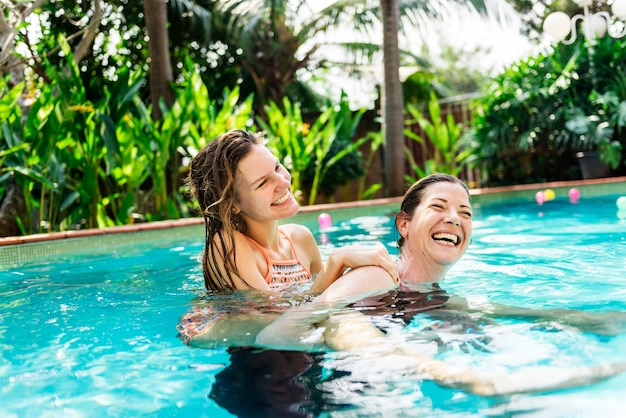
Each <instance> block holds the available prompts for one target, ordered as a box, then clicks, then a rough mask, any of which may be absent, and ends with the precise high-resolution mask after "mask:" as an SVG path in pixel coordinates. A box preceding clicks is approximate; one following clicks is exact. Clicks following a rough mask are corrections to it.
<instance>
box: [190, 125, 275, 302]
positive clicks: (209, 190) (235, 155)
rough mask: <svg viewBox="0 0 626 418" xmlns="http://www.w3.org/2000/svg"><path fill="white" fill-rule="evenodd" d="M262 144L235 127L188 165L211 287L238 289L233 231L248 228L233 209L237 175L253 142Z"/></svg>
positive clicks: (206, 278)
mask: <svg viewBox="0 0 626 418" xmlns="http://www.w3.org/2000/svg"><path fill="white" fill-rule="evenodd" d="M261 144H263V141H262V137H261V136H260V135H257V134H255V133H252V132H248V131H244V130H239V129H237V130H232V131H229V132H226V133H224V134H222V135H220V136H218V137H217V138H215V139H213V140H212V141H211V142H209V144H208V145H207V146H205V147H204V148H203V149H202V150H200V152H198V154H197V155H196V156H195V157H194V158H193V159H192V161H191V164H190V166H189V175H188V177H187V185H188V186H189V190H190V191H191V193H192V195H193V196H194V198H195V199H196V200H197V201H198V204H199V205H200V210H201V212H202V216H203V217H204V223H205V228H206V242H205V248H204V254H203V256H202V270H203V272H204V285H205V287H206V288H207V289H208V290H222V289H235V282H234V277H236V276H238V272H237V266H236V264H235V255H236V254H235V246H234V242H235V237H234V231H239V232H245V231H246V229H247V225H246V223H245V221H244V220H243V219H242V218H241V216H239V215H236V214H235V213H234V212H233V209H234V207H235V203H236V193H235V192H236V190H235V176H236V174H237V170H238V166H239V162H240V161H241V160H242V159H243V158H244V157H245V156H246V155H248V153H249V152H250V151H251V149H252V147H253V146H254V145H261ZM222 258H223V259H224V266H225V271H224V269H221V268H220V266H221V262H220V260H219V259H222ZM242 280H243V279H242ZM243 282H244V283H245V280H243ZM246 284H247V283H246Z"/></svg>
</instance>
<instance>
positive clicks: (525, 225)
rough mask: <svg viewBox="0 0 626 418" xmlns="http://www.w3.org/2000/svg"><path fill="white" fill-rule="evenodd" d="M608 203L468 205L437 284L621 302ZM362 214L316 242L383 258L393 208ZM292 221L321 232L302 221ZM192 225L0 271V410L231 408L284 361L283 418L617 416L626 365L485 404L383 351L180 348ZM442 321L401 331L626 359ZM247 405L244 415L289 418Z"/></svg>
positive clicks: (567, 332) (140, 412)
mask: <svg viewBox="0 0 626 418" xmlns="http://www.w3.org/2000/svg"><path fill="white" fill-rule="evenodd" d="M616 198H617V196H616V195H607V196H594V197H589V198H586V197H585V196H584V195H583V197H582V199H581V201H580V203H578V204H572V203H570V202H569V201H568V200H567V199H565V198H563V197H558V198H557V199H556V200H554V201H550V202H546V203H545V204H544V205H541V206H539V205H537V204H536V203H535V202H533V201H523V202H515V203H510V202H509V203H507V202H495V203H490V204H485V205H482V204H481V205H477V207H475V224H474V225H475V226H474V237H473V242H472V244H471V245H470V247H469V249H468V252H467V254H466V255H465V257H464V258H463V260H462V261H461V262H459V263H458V264H457V265H456V266H455V267H454V269H453V270H452V271H451V272H450V273H449V274H448V277H447V278H446V279H445V280H444V281H443V283H442V286H443V287H444V288H446V289H447V290H448V291H449V292H450V293H455V294H460V295H462V296H465V297H467V298H469V299H471V300H474V301H478V302H480V301H481V300H483V299H488V300H490V301H493V302H499V303H504V304H509V305H515V306H524V307H532V308H541V309H546V308H567V309H584V310H593V311H613V310H624V311H626V275H625V274H624V271H626V270H625V268H624V267H625V266H626V220H624V219H621V218H619V217H618V216H617V209H616V206H615V201H616ZM367 212H368V214H367V215H364V214H360V215H358V216H354V217H345V218H344V219H343V220H342V219H339V217H337V219H335V220H334V227H333V228H332V229H331V230H329V231H326V232H325V236H324V237H323V240H324V242H328V244H323V245H322V249H323V251H328V249H329V248H330V246H332V245H345V244H348V243H350V242H360V243H363V242H383V243H384V244H386V245H387V246H388V247H389V249H390V250H392V251H393V248H394V247H393V243H394V242H395V240H396V238H397V237H396V235H395V234H394V233H393V232H392V231H393V229H392V219H391V218H390V217H389V216H387V215H388V214H389V212H390V208H389V207H388V206H385V207H381V208H380V209H379V210H376V211H373V212H372V209H371V208H370V209H368V210H367ZM369 212H371V213H369ZM302 222H304V223H307V224H308V225H309V226H310V227H311V228H312V229H314V230H316V231H317V225H316V222H315V218H314V217H313V216H309V217H303V218H302ZM202 233H203V229H202V228H201V227H200V228H189V229H188V230H186V231H185V233H184V234H180V233H178V234H172V233H169V232H164V233H162V234H159V235H158V236H155V237H153V238H151V239H149V240H147V241H146V242H143V243H141V244H136V243H135V244H133V245H126V246H124V245H122V244H120V245H119V246H118V249H117V250H116V251H114V252H111V253H109V254H106V255H103V254H97V253H96V254H92V255H85V254H82V255H61V256H59V259H58V260H57V261H55V262H50V261H46V262H43V263H40V264H37V263H29V264H25V265H22V266H20V267H19V268H11V269H8V270H5V271H2V272H0V295H1V297H2V299H1V300H2V302H0V347H1V351H0V353H1V354H0V356H1V357H0V381H1V382H2V389H1V390H0V414H1V415H2V416H16V417H31V416H32V417H40V416H64V417H65V416H67V417H73V416H81V417H82V416H89V417H98V416H103V417H104V416H206V417H218V418H219V417H229V416H233V415H232V414H230V413H229V412H227V410H226V409H224V408H223V407H221V406H220V405H219V404H218V403H217V401H216V399H217V400H219V402H221V403H225V402H228V400H229V399H230V401H231V404H232V403H233V402H240V403H241V402H242V400H241V399H242V398H243V400H244V401H243V402H245V400H246V399H247V400H250V399H252V398H253V396H252V395H251V393H252V392H251V391H252V390H254V389H258V388H266V389H267V388H268V387H269V386H254V382H253V381H252V380H253V379H247V380H246V379H245V377H246V376H247V377H250V374H249V371H250V370H251V368H254V367H256V369H255V370H257V372H258V373H257V377H258V376H260V375H261V374H262V373H267V369H263V368H262V367H261V366H262V364H263V363H264V362H266V364H268V365H270V366H271V367H278V366H277V365H278V364H288V365H290V366H289V367H287V368H286V369H279V370H281V373H282V372H291V373H296V374H297V375H298V376H299V377H298V379H297V380H293V379H290V378H289V373H287V374H286V375H281V376H282V378H283V380H282V381H281V382H280V383H281V384H282V385H283V386H281V389H282V390H283V391H282V392H281V393H280V395H281V399H282V404H283V405H288V406H290V407H292V408H291V409H292V411H291V415H289V416H315V415H321V416H332V417H348V416H349V417H353V416H383V414H385V416H410V417H412V416H421V417H424V416H463V417H467V416H476V417H478V416H481V417H482V416H511V415H524V416H602V415H604V416H618V415H620V414H622V411H623V406H622V405H623V398H624V396H625V395H626V374H622V375H619V376H616V377H614V378H612V379H610V380H607V381H604V382H601V383H597V384H594V385H590V386H586V387H580V388H575V389H570V390H565V391H555V392H549V393H541V394H530V395H516V396H513V397H506V398H483V397H479V396H473V395H468V394H466V393H465V392H462V391H457V390H450V389H444V388H441V387H439V386H437V385H436V384H434V383H432V382H429V381H422V380H421V379H419V378H418V377H416V376H411V375H410V374H407V373H403V368H402V364H399V363H398V362H397V361H394V360H393V359H376V358H369V359H368V358H352V357H349V356H341V355H340V353H339V354H333V355H327V356H323V355H321V354H320V355H314V356H304V355H302V354H301V353H275V352H270V353H269V354H263V353H257V352H246V351H243V352H234V353H231V354H232V355H229V353H228V352H227V351H226V350H224V349H216V350H209V349H193V348H189V347H187V346H185V345H183V344H182V343H181V342H180V340H178V339H177V337H176V329H175V327H176V324H177V322H178V319H179V318H180V316H181V315H183V314H184V313H185V312H186V311H187V309H188V308H189V306H190V304H191V303H192V301H193V300H194V299H195V298H197V297H199V296H201V295H202V294H203V292H202V289H203V279H202V272H201V269H200V268H199V265H198V260H197V257H198V253H199V252H200V250H201V248H202ZM317 234H318V238H319V239H320V240H322V235H321V234H320V233H319V232H317ZM174 235H175V236H174ZM452 322H454V321H452ZM439 325H441V319H440V318H439V319H438V318H430V317H428V316H424V317H423V318H421V317H420V318H419V319H417V320H415V321H414V322H413V323H412V324H411V325H410V326H409V327H407V328H406V329H404V330H403V331H402V332H403V334H404V335H405V336H406V338H409V339H411V340H412V342H414V343H415V344H416V345H419V346H420V347H423V349H424V350H425V351H426V352H430V353H432V354H437V356H438V357H439V358H441V359H444V360H446V361H448V362H452V363H455V364H459V365H463V366H468V367H474V368H480V369H484V370H501V371H514V370H524V369H527V368H532V367H535V366H546V365H550V366H554V367H567V366H571V365H593V364H600V363H606V362H618V361H623V360H624V355H623V353H624V352H626V333H620V334H618V335H616V336H613V337H606V336H597V335H594V334H586V333H580V332H578V331H576V330H574V329H571V328H568V327H562V326H560V325H559V324H558V323H553V322H550V323H532V322H528V321H520V320H498V321H497V323H496V324H489V325H482V326H474V325H481V324H471V323H470V324H469V326H468V321H467V318H466V319H465V320H464V321H463V322H462V324H461V325H462V326H455V325H454V324H453V326H446V325H449V324H443V325H444V326H439ZM438 327H439V328H438ZM433 329H435V330H436V331H432V330H433ZM425 330H429V331H428V332H425ZM435 340H436V341H435ZM437 350H440V352H438V353H437ZM277 356H278V357H279V358H278V359H277ZM268 357H269V358H268ZM298 367H301V369H298ZM242 376H243V377H242ZM268 390H269V389H268ZM238 394H239V395H241V394H243V395H244V396H243V397H237V395H238ZM209 395H211V397H210V396H209ZM260 395H264V394H263V393H261V394H260ZM265 395H268V394H265ZM268 396H269V395H268ZM293 399H297V402H296V401H293ZM293 405H297V408H294V407H293ZM238 406H239V407H241V404H239V405H238ZM276 406H278V405H276ZM230 407H235V406H233V405H230ZM254 408H255V409H253V411H252V413H253V415H250V416H285V415H284V414H283V415H281V414H279V413H278V412H277V411H272V412H269V411H264V410H263V408H262V407H261V406H260V405H259V404H256V405H254ZM298 408H300V413H298ZM264 412H266V413H267V414H266V415H264ZM307 413H309V414H310V415H306V414H307ZM242 416H245V415H242Z"/></svg>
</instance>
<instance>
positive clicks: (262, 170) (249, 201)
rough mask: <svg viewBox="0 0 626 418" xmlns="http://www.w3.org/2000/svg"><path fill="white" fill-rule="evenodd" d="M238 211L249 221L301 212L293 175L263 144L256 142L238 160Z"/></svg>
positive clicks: (236, 205) (278, 218)
mask: <svg viewBox="0 0 626 418" xmlns="http://www.w3.org/2000/svg"><path fill="white" fill-rule="evenodd" d="M235 189H236V203H235V209H234V211H235V213H236V214H240V215H241V216H243V217H244V219H246V221H248V220H253V221H255V220H256V221H267V220H280V219H284V218H287V217H290V216H293V215H295V214H296V212H297V211H298V202H296V200H295V199H294V197H293V195H292V194H291V175H290V174H289V172H288V171H287V170H286V169H285V167H283V165H282V164H281V163H280V161H278V159H277V158H276V157H275V156H274V155H273V154H272V153H271V152H270V151H269V150H268V149H267V148H266V147H265V146H263V145H253V146H252V149H251V150H250V152H249V153H248V154H247V155H246V156H245V157H243V158H242V159H241V161H240V162H239V166H238V170H237V174H236V177H235Z"/></svg>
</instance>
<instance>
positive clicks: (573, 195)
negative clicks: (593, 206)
mask: <svg viewBox="0 0 626 418" xmlns="http://www.w3.org/2000/svg"><path fill="white" fill-rule="evenodd" d="M568 194H569V201H570V202H572V203H578V201H579V200H580V191H579V190H578V189H577V188H575V187H573V188H571V189H569V192H568Z"/></svg>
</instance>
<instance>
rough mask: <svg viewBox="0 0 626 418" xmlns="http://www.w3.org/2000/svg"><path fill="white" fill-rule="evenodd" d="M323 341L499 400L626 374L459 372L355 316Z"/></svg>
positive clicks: (344, 317)
mask: <svg viewBox="0 0 626 418" xmlns="http://www.w3.org/2000/svg"><path fill="white" fill-rule="evenodd" d="M325 327H326V328H325V332H324V337H325V340H326V342H327V344H329V345H330V346H331V347H332V348H333V349H335V350H341V351H349V352H354V353H356V354H368V355H374V356H376V357H377V358H378V357H381V356H386V355H395V356H398V355H400V356H402V357H403V358H404V360H405V361H404V364H406V367H407V368H408V369H410V370H413V371H414V372H415V373H417V374H419V375H424V376H425V377H427V378H430V379H432V380H434V381H435V382H437V384H439V385H441V386H444V387H449V388H453V389H461V390H465V391H467V392H470V393H474V394H477V395H481V396H502V395H511V394H516V393H530V392H541V391H548V390H557V389H565V388H570V387H574V386H582V385H588V384H591V383H595V382H598V381H601V380H604V379H607V378H610V377H612V376H614V375H616V374H619V373H622V372H623V371H626V363H617V364H607V365H601V366H595V367H577V368H568V369H563V368H555V367H535V368H529V369H527V370H521V371H519V372H515V373H509V374H504V375H494V374H489V373H487V372H483V371H481V370H470V369H462V368H460V367H457V366H454V365H451V364H448V363H445V362H443V361H441V360H437V359H435V358H434V357H431V356H428V355H426V354H423V353H421V352H420V351H418V349H417V348H414V347H412V346H410V345H409V344H407V343H404V344H398V342H397V341H395V340H394V341H390V340H389V338H388V337H387V336H386V335H385V334H383V333H382V332H381V331H380V330H379V329H378V328H376V327H375V326H374V325H373V324H372V323H371V322H370V321H369V319H368V318H366V317H365V316H364V315H362V314H360V313H358V312H354V311H353V312H348V313H346V312H343V313H340V314H337V315H333V316H331V317H330V318H329V320H328V321H327V322H326V324H325Z"/></svg>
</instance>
